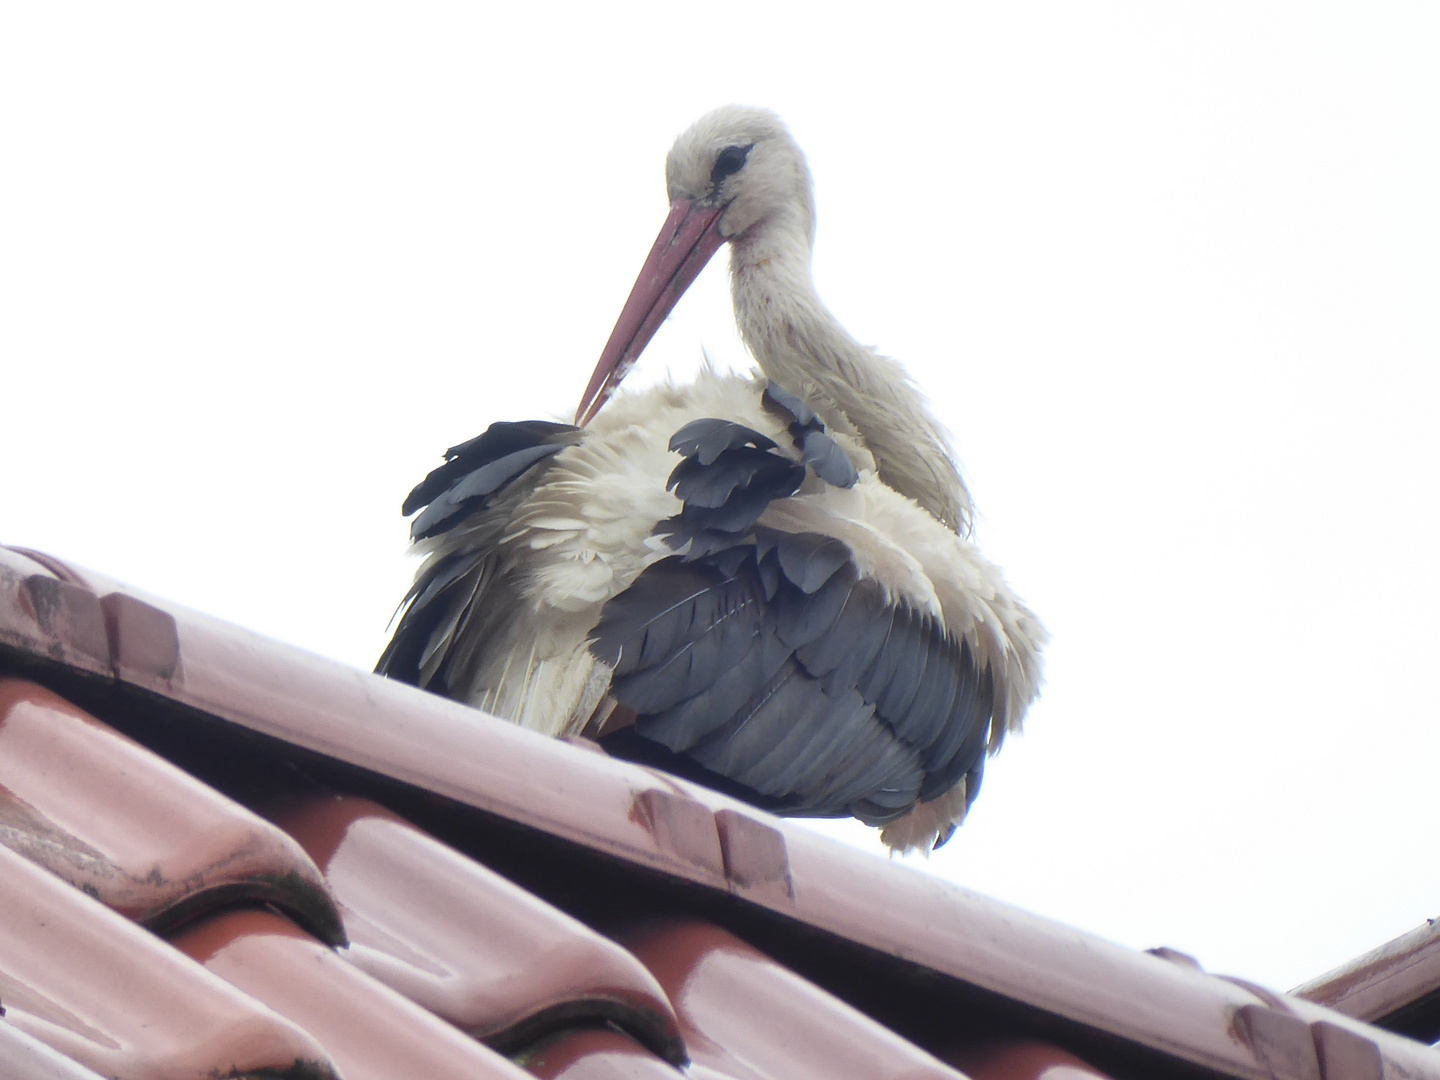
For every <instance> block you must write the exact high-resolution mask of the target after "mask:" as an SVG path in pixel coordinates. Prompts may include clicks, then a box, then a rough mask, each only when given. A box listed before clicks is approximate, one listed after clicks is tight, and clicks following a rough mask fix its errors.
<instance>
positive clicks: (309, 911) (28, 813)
mask: <svg viewBox="0 0 1440 1080" xmlns="http://www.w3.org/2000/svg"><path fill="white" fill-rule="evenodd" d="M0 844H3V845H4V846H6V847H8V848H10V849H11V850H13V851H15V852H17V853H19V854H21V855H24V856H25V857H26V858H28V859H30V860H31V861H32V862H35V863H37V864H38V865H40V866H43V867H45V868H46V869H47V870H50V871H51V872H53V873H55V874H56V875H58V876H59V877H61V878H63V879H65V880H66V881H68V882H70V884H72V885H74V886H75V887H76V888H79V889H82V890H84V891H85V892H87V893H89V894H90V895H91V896H94V897H95V898H97V899H99V900H100V901H101V902H102V903H104V904H105V905H107V906H108V907H111V908H114V909H115V910H116V911H118V912H120V914H122V915H125V916H127V917H129V918H131V919H134V920H135V921H137V922H142V923H145V924H146V925H147V926H150V927H151V928H152V929H154V928H157V927H159V928H163V927H165V926H173V925H176V924H177V923H178V922H180V921H183V920H184V919H185V918H188V917H191V916H193V915H194V914H195V913H196V912H197V911H204V910H207V909H212V908H214V907H217V906H219V905H222V904H226V903H234V902H252V903H253V902H264V903H273V904H275V905H277V906H279V907H281V908H283V909H284V910H286V911H287V912H289V913H291V914H292V915H293V916H294V917H295V918H297V919H298V920H299V921H300V922H302V923H303V924H304V925H306V926H307V927H310V928H312V929H313V930H314V931H315V932H316V933H317V934H319V935H321V936H323V937H324V938H325V939H326V940H328V941H333V942H339V941H343V940H344V937H343V935H344V931H343V928H342V927H341V925H340V918H339V914H338V913H337V912H336V910H335V907H334V904H333V902H332V901H331V899H330V897H329V894H328V892H327V891H326V888H325V882H324V879H323V878H322V877H321V875H320V871H319V870H318V869H317V868H316V866H315V865H314V863H312V862H311V861H310V859H309V857H308V856H307V855H306V854H305V852H304V851H303V850H302V849H301V848H300V845H298V844H297V843H295V841H294V840H292V839H291V838H290V837H289V836H287V835H286V834H285V833H284V832H282V831H281V830H280V829H278V828H276V827H275V826H274V825H271V824H270V823H269V822H267V821H265V820H264V819H262V818H260V817H258V816H256V815H255V814H253V813H251V812H250V811H249V810H246V809H245V808H244V807H243V806H240V805H239V804H238V803H234V802H231V801H230V800H229V799H227V798H225V797H224V796H223V795H221V794H219V793H218V792H216V791H214V790H213V789H211V788H209V787H207V786H206V785H205V784H203V783H201V782H200V781H199V780H197V779H195V778H194V777H192V776H190V775H189V774H188V773H186V772H184V771H183V770H181V769H179V768H177V767H176V766H174V765H172V764H170V763H169V762H168V761H166V760H164V759H163V758H161V757H159V756H158V755H156V754H154V753H152V752H151V751H150V750H147V749H146V748H145V747H143V746H141V745H139V744H138V743H136V742H134V741H132V740H131V739H129V738H127V737H126V736H124V735H121V734H120V733H119V732H117V731H115V730H114V729H113V728H111V727H109V726H107V725H106V724H103V723H101V722H100V721H99V720H97V719H95V718H94V717H93V716H90V715H89V714H88V713H86V712H84V711H82V710H81V709H79V708H77V707H75V706H74V705H71V704H70V703H69V702H68V701H66V700H65V699H64V698H62V697H60V696H58V695H57V694H54V693H52V692H51V691H49V690H47V689H45V688H44V687H41V686H38V685H36V684H35V683H31V682H27V681H25V680H22V679H14V678H4V677H0Z"/></svg>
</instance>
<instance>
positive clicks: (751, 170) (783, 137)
mask: <svg viewBox="0 0 1440 1080" xmlns="http://www.w3.org/2000/svg"><path fill="white" fill-rule="evenodd" d="M665 182H666V186H667V187H668V189H669V193H670V217H669V218H668V219H666V222H665V225H664V227H663V228H662V229H661V230H660V235H659V236H658V237H657V238H656V240H655V246H654V247H652V248H651V249H650V256H649V258H647V259H646V260H645V265H644V266H643V267H641V270H640V276H639V277H638V278H637V279H636V281H635V286H634V288H633V289H631V291H630V298H629V299H628V300H627V301H626V302H625V308H624V310H623V311H621V313H620V318H619V319H618V320H617V321H616V323H615V329H614V330H613V331H612V332H611V334H610V340H609V341H608V342H607V343H606V345H605V349H604V351H603V352H602V353H601V354H600V362H599V363H598V364H596V365H595V374H594V375H592V376H591V377H590V385H589V386H588V387H586V390H585V397H584V399H583V400H582V401H581V403H580V408H579V409H578V410H577V411H576V414H575V419H576V423H579V424H585V423H588V422H589V421H590V419H591V417H593V416H594V415H595V413H596V412H598V411H599V409H600V406H601V405H603V404H605V401H606V399H608V398H609V397H610V395H611V394H612V393H614V392H615V388H616V387H618V386H619V385H620V380H621V379H623V378H625V375H626V373H627V372H629V370H630V368H631V367H632V366H633V365H634V363H635V361H636V359H638V358H639V356H640V353H641V351H642V350H643V349H644V348H645V346H646V345H647V344H648V343H649V341H650V338H651V337H652V336H653V335H654V333H655V331H656V330H657V329H659V327H660V324H661V323H662V322H664V321H665V316H667V315H668V314H670V310H671V309H672V308H673V307H674V306H675V304H676V302H677V301H678V300H679V299H680V297H681V296H682V295H683V294H684V292H685V290H686V289H687V288H689V286H690V283H691V282H692V281H694V280H695V278H696V277H697V276H698V275H699V273H700V271H701V270H703V269H704V268H705V264H706V263H707V262H709V261H710V257H711V256H712V255H714V254H715V252H716V250H718V249H719V247H720V245H721V244H723V243H725V242H726V241H735V242H737V243H745V242H747V241H748V240H750V239H753V238H756V237H759V236H761V235H762V234H770V233H774V232H777V231H783V232H786V233H789V234H791V235H793V236H795V237H798V238H800V239H799V241H798V242H803V243H804V244H805V245H807V247H808V245H809V244H811V243H812V242H813V240H814V232H815V200H814V195H813V192H812V189H811V183H810V169H809V167H808V166H807V165H806V164H805V155H804V154H802V153H801V152H800V148H799V147H798V146H796V145H795V140H794V139H792V138H791V137H790V132H789V131H787V130H786V128H785V125H784V124H782V123H781V122H780V118H779V117H777V116H776V115H775V114H774V113H772V112H768V111H767V110H765V109H753V108H746V107H743V106H739V105H727V106H725V107H724V108H721V109H716V110H715V111H714V112H711V113H707V114H705V115H704V116H702V117H701V118H700V119H699V120H697V121H696V122H695V123H694V124H693V125H691V127H690V129H689V130H688V131H686V132H685V133H684V134H683V135H681V136H680V138H678V139H676V140H675V145H674V146H673V147H672V148H671V150H670V156H669V157H668V158H666V160H665Z"/></svg>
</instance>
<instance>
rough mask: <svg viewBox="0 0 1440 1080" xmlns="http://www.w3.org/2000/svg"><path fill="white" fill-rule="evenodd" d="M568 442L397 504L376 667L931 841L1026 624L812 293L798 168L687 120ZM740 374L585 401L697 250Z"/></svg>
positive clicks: (997, 705)
mask: <svg viewBox="0 0 1440 1080" xmlns="http://www.w3.org/2000/svg"><path fill="white" fill-rule="evenodd" d="M665 171H666V180H667V183H668V186H669V195H670V201H671V210H670V216H669V218H668V220H667V221H666V222H665V226H664V228H663V229H662V230H661V233H660V236H659V238H658V239H657V240H656V242H655V246H654V248H653V249H652V250H651V252H650V256H649V258H648V259H647V261H646V263H645V266H644V268H643V269H642V271H641V273H640V277H639V280H638V281H637V282H636V284H635V287H634V290H633V291H632V292H631V294H630V298H629V300H628V301H627V302H626V305H625V308H624V310H623V312H622V313H621V315H620V318H619V321H618V322H617V324H616V326H615V330H614V332H613V334H612V335H611V337H610V341H609V343H608V344H607V345H606V347H605V349H604V352H603V354H602V355H601V358H600V362H599V364H598V365H597V367H596V369H595V374H594V377H593V378H592V379H591V382H590V386H589V389H588V390H587V391H586V394H585V398H584V401H583V402H582V404H581V406H580V409H579V412H578V414H577V417H576V425H577V426H572V425H569V424H559V423H551V422H546V421H529V422H521V423H497V424H495V425H493V426H492V427H491V428H490V429H489V430H487V431H486V432H485V433H484V434H483V435H480V436H479V437H478V438H475V439H472V440H471V441H470V442H468V443H464V444H462V445H460V446H457V447H454V448H452V449H451V450H450V451H448V452H447V454H446V462H445V464H443V465H442V466H440V467H439V468H437V469H436V470H435V471H434V472H432V473H431V474H430V475H429V476H428V477H426V479H425V480H424V481H423V482H422V483H421V484H420V485H419V486H418V487H416V489H415V490H414V491H413V492H411V494H410V497H409V498H408V499H407V500H406V502H405V506H404V512H405V513H407V514H409V513H414V512H415V511H417V510H419V511H420V513H419V515H418V516H417V517H416V518H415V520H414V522H413V523H412V526H411V535H412V537H413V539H414V546H415V550H417V551H418V552H420V553H421V554H423V556H424V562H423V564H422V565H421V567H420V569H419V572H418V574H417V575H416V580H415V584H414V586H413V587H412V589H411V590H410V592H409V594H408V595H407V597H406V599H405V602H404V604H403V605H402V614H401V617H400V623H399V626H398V628H397V630H396V633H395V636H394V638H393V640H392V641H391V642H390V645H389V646H388V647H387V649H386V650H385V653H384V655H383V656H382V657H381V659H380V662H379V664H378V666H377V669H376V670H377V671H380V672H381V673H383V674H386V675H389V676H391V677H393V678H398V679H402V680H404V681H406V682H410V683H413V684H415V685H418V686H422V687H425V688H427V689H430V690H433V691H435V692H437V693H441V694H444V695H446V696H448V697H452V698H455V699H457V700H460V701H464V702H468V703H470V704H472V705H475V706H477V707H479V708H481V709H486V710H488V711H490V712H492V713H495V714H496V715H499V716H502V717H505V718H507V719H510V720H513V721H515V722H516V723H519V724H522V725H524V726H525V727H528V728H532V729H534V730H537V731H541V732H545V733H548V734H551V735H557V736H558V735H567V734H582V733H583V734H587V735H591V736H593V737H596V738H598V739H600V741H601V743H602V745H605V746H606V747H607V748H608V749H610V750H611V751H612V752H614V753H616V754H618V755H620V756H624V757H629V758H632V759H635V760H639V761H643V762H646V763H650V764H654V765H659V766H661V767H663V768H666V769H668V770H670V771H672V772H676V773H679V774H682V775H687V776H690V777H692V778H695V779H698V780H701V781H702V782H705V783H709V784H711V785H712V786H715V787H718V788H720V789H722V790H726V791H729V792H731V793H733V794H737V795H739V796H740V797H741V798H744V799H746V800H748V801H750V802H752V803H755V804H756V805H759V806H762V807H766V808H769V809H772V810H775V811H776V812H779V813H788V814H795V815H810V816H831V817H838V816H845V815H850V814H853V815H854V816H855V817H857V818H859V819H860V820H862V821H864V822H866V823H867V824H871V825H884V826H885V830H884V832H883V833H882V839H883V840H884V842H885V843H886V844H888V845H890V846H891V847H892V848H894V849H898V850H906V849H910V848H928V847H930V846H935V845H938V844H940V843H943V842H944V841H945V839H947V838H948V837H949V835H950V834H951V832H953V830H954V828H955V826H956V824H958V823H959V822H960V820H961V819H962V818H963V817H964V816H965V811H966V809H967V808H968V807H969V805H970V803H971V801H972V800H973V799H974V798H975V795H976V792H977V790H978V788H979V784H980V778H981V775H982V770H983V767H984V760H985V756H986V753H987V752H991V753H993V752H994V751H995V750H996V749H998V748H999V746H1000V744H1001V741H1002V740H1003V738H1004V737H1005V734H1006V732H1008V731H1011V730H1014V729H1016V728H1018V727H1019V726H1020V723H1021V720H1022V718H1023V717H1024V715H1025V711H1026V709H1027V707H1028V706H1029V705H1030V702H1031V701H1032V700H1033V699H1034V697H1035V695H1036V693H1037V691H1038V688H1039V684H1040V647H1041V646H1042V645H1043V644H1044V641H1045V637H1046V635H1045V631H1044V629H1043V628H1042V627H1041V625H1040V623H1039V622H1038V621H1037V620H1036V618H1035V616H1034V615H1032V614H1031V612H1030V611H1029V610H1028V609H1027V608H1026V607H1025V606H1024V605H1023V604H1022V603H1021V602H1020V601H1019V599H1017V598H1016V597H1015V595H1014V594H1013V593H1012V592H1011V591H1010V590H1009V588H1008V587H1007V586H1006V584H1005V581H1004V579H1003V578H1002V577H1001V574H1000V572H999V570H997V569H996V568H995V567H994V566H992V565H991V564H990V563H988V562H986V561H985V559H984V558H982V557H981V555H980V554H979V552H978V551H977V550H976V549H975V547H974V545H973V544H972V543H971V542H970V540H969V538H968V537H969V531H970V513H971V508H970V498H969V494H968V493H967V491H966V490H965V485H964V483H963V482H962V481H961V479H960V475H959V472H958V470H957V468H956V464H955V461H954V459H953V457H952V456H951V452H950V450H949V447H948V445H947V442H946V438H945V435H944V433H943V431H942V429H941V427H940V425H939V423H938V422H937V421H936V420H935V418H934V416H932V414H931V412H930V410H929V408H928V407H927V405H926V403H925V401H924V399H923V398H922V397H921V395H920V394H919V392H918V391H917V390H916V389H915V387H914V385H913V384H912V383H911V382H910V380H909V378H908V377H907V376H906V374H905V372H904V371H903V370H902V369H901V368H900V366H899V365H898V364H896V363H895V362H894V361H892V360H889V359H886V358H885V357H882V356H879V355H877V354H876V353H875V352H873V351H872V350H870V349H867V348H864V347H862V346H860V345H859V344H857V343H856V342H855V341H854V340H853V339H852V338H851V337H850V336H849V335H848V334H846V332H845V331H844V330H843V329H842V328H841V327H840V325H839V324H838V323H837V322H836V321H835V319H834V317H833V316H832V315H831V314H830V313H829V312H828V311H827V310H826V309H825V306H824V305H823V304H822V303H821V302H820V299H819V298H818V297H817V296H816V294H815V288H814V285H813V283H812V281H811V276H810V253H811V247H812V244H813V240H814V229H815V212H814V199H813V194H812V187H811V180H810V172H809V169H808V167H807V166H806V163H805V158H804V155H803V154H802V153H801V152H800V149H799V147H797V146H796V145H795V142H794V141H793V139H792V138H791V137H790V134H789V132H788V131H787V130H786V129H785V127H784V125H783V124H781V122H780V121H779V119H778V118H777V117H775V116H774V115H773V114H771V113H769V112H766V111H764V110H761V109H752V108H739V107H728V108H722V109H718V110H716V111H715V112H712V113H710V114H709V115H707V116H705V117H703V118H702V119H701V120H699V121H698V122H697V123H696V124H695V125H694V126H693V127H691V128H690V130H689V131H687V132H685V133H684V134H683V135H681V136H680V138H679V139H678V140H677V141H676V143H675V146H674V148H673V149H672V150H671V151H670V156H669V158H668V160H667V161H666V170H665ZM726 242H728V243H729V244H730V252H731V255H730V260H731V261H730V272H731V281H732V289H733V294H734V303H735V316H736V319H737V321H738V323H739V327H740V332H741V335H742V337H743V338H744V341H745V344H746V346H747V347H748V348H749V350H750V352H751V353H752V354H753V356H754V358H755V361H756V362H757V363H758V365H759V372H757V373H756V374H755V376H754V377H753V378H744V377H739V376H726V375H719V374H716V373H715V372H713V371H709V370H706V371H704V372H703V373H702V374H701V375H700V377H699V378H698V379H697V380H696V381H695V382H694V383H692V384H690V385H688V386H674V385H665V386H661V387H658V388H655V389H652V390H648V391H645V392H642V393H635V394H623V395H621V396H619V397H617V398H616V399H615V400H614V401H613V402H612V403H611V404H610V405H609V407H608V408H606V409H605V410H604V411H603V412H601V411H600V407H601V405H603V404H604V403H605V402H606V400H607V399H608V398H609V397H610V395H611V393H612V392H613V391H614V390H615V388H616V387H617V386H618V385H619V383H620V380H621V379H622V378H624V376H625V373H626V371H627V370H628V369H629V368H630V366H631V365H632V364H634V362H635V360H636V358H637V357H638V356H639V354H640V352H641V350H643V349H644V347H645V345H646V343H647V342H648V341H649V340H650V337H651V335H653V333H654V332H655V329H656V328H657V327H658V326H659V324H660V323H661V322H662V321H663V320H664V319H665V317H666V315H667V314H668V313H669V311H670V310H671V308H672V307H673V306H674V305H675V303H676V302H677V301H678V300H679V298H680V296H681V294H682V293H683V292H684V291H685V289H686V287H687V286H689V284H690V283H691V282H692V281H693V280H694V279H695V277H696V275H698V274H699V272H700V270H701V269H702V268H703V267H704V265H705V264H706V262H707V261H708V260H709V258H710V256H711V255H712V254H714V252H715V251H716V250H717V249H718V248H719V247H720V245H721V244H723V243H726Z"/></svg>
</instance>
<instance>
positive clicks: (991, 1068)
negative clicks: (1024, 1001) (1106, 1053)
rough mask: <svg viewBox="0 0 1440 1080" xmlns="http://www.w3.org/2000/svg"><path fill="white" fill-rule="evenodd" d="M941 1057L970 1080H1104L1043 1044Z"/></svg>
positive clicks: (986, 1046) (984, 1047) (991, 1046)
mask: <svg viewBox="0 0 1440 1080" xmlns="http://www.w3.org/2000/svg"><path fill="white" fill-rule="evenodd" d="M941 1057H942V1058H943V1059H944V1060H946V1061H948V1062H949V1063H950V1064H952V1065H954V1066H955V1067H956V1068H959V1069H963V1070H964V1071H965V1073H966V1075H968V1076H969V1077H970V1078H971V1080H1105V1074H1104V1073H1102V1072H1100V1071H1098V1070H1096V1069H1093V1068H1091V1067H1090V1066H1089V1065H1087V1064H1085V1062H1083V1061H1081V1060H1080V1059H1079V1058H1077V1057H1076V1056H1075V1055H1074V1054H1067V1053H1066V1052H1065V1051H1064V1050H1057V1049H1056V1048H1055V1047H1053V1046H1050V1045H1049V1044H1047V1043H1042V1042H1029V1041H1025V1042H1014V1041H1008V1042H989V1043H979V1044H976V1045H974V1046H967V1047H962V1048H960V1049H958V1050H956V1051H955V1052H953V1053H951V1054H942V1055H941Z"/></svg>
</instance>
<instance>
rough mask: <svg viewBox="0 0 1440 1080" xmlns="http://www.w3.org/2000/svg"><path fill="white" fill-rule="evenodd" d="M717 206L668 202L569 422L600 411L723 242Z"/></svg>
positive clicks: (584, 419) (583, 422) (582, 422)
mask: <svg viewBox="0 0 1440 1080" xmlns="http://www.w3.org/2000/svg"><path fill="white" fill-rule="evenodd" d="M722 209H724V208H723V207H719V206H716V207H696V206H694V205H693V204H692V203H691V202H690V200H689V199H676V200H675V202H674V203H672V204H671V206H670V216H669V217H668V218H666V219H665V227H664V228H662V229H661V230H660V235H659V236H657V237H656V238H655V246H654V247H652V248H651V249H650V254H649V256H648V257H647V258H646V259H645V265H644V266H643V267H641V268H640V276H639V277H638V278H636V279H635V286H634V288H632V289H631V290H630V298H629V299H628V300H626V301H625V307H624V309H623V310H622V311H621V312H620V318H619V319H618V320H617V321H616V323H615V329H614V330H612V331H610V340H609V341H607V342H606V343H605V349H604V351H603V352H602V353H601V354H600V362H599V363H597V364H596V365H595V374H593V375H591V376H590V385H589V386H587V387H586V388H585V397H584V398H582V399H581V401H580V408H578V409H576V410H575V423H577V424H579V425H580V426H581V427H584V426H585V425H586V424H588V423H589V422H590V421H591V420H592V419H593V418H594V416H595V414H596V413H597V412H599V411H600V406H602V405H604V404H605V402H606V401H607V400H609V398H610V395H611V394H613V393H614V392H615V390H616V389H617V388H618V387H619V386H620V380H621V379H623V378H625V376H626V375H628V374H629V373H630V369H631V368H632V367H634V366H635V361H636V360H637V359H639V357H640V354H641V353H642V352H644V351H645V346H646V345H648V344H650V339H651V338H652V337H654V336H655V331H656V330H658V329H659V328H660V324H661V323H662V322H664V321H665V316H667V315H669V314H670V311H671V309H672V308H674V306H675V304H676V302H677V301H679V299H680V297H681V296H683V295H684V294H685V290H686V289H688V288H689V287H690V283H691V282H693V281H694V280H695V279H696V278H697V277H698V276H699V275H700V271H701V270H703V269H705V264H706V263H708V262H709V261H710V256H712V255H714V254H715V252H716V251H717V250H718V249H719V247H720V245H721V244H723V243H724V242H725V237H723V236H721V235H720V231H719V222H720V211H721V210H722Z"/></svg>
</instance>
